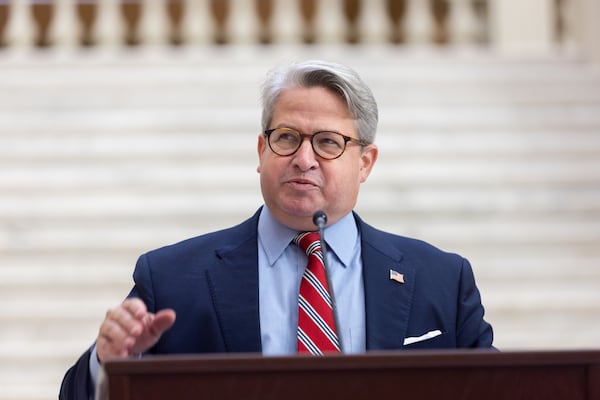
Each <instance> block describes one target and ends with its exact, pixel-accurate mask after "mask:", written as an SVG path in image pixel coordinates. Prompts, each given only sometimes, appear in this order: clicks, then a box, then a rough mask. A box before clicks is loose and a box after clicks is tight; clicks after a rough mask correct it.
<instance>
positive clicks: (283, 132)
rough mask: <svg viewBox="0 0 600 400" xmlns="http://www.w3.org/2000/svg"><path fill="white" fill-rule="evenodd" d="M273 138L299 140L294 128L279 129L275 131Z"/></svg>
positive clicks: (281, 140)
mask: <svg viewBox="0 0 600 400" xmlns="http://www.w3.org/2000/svg"><path fill="white" fill-rule="evenodd" d="M273 140H275V141H277V142H291V143H293V142H297V141H298V134H297V133H296V132H294V131H292V130H287V129H278V130H276V131H274V132H273Z"/></svg>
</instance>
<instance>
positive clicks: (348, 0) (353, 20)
mask: <svg viewBox="0 0 600 400" xmlns="http://www.w3.org/2000/svg"><path fill="white" fill-rule="evenodd" d="M344 16H345V17H346V22H347V26H348V31H347V33H346V41H347V42H348V43H358V42H359V41H360V32H359V30H358V17H359V16H360V0H344Z"/></svg>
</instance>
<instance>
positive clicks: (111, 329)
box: [96, 298, 175, 362]
mask: <svg viewBox="0 0 600 400" xmlns="http://www.w3.org/2000/svg"><path fill="white" fill-rule="evenodd" d="M174 322H175V311H173V310H169V309H167V310H162V311H159V312H158V313H157V314H156V315H155V314H152V313H149V312H148V310H147V308H146V305H145V304H144V302H143V301H141V300H140V299H137V298H130V299H127V300H125V301H124V302H123V303H122V304H121V305H119V306H117V307H115V308H111V309H109V310H108V311H107V313H106V317H105V319H104V321H103V322H102V325H101V326H100V330H99V332H98V338H97V340H96V352H97V354H98V358H99V360H100V362H104V361H105V360H106V359H108V358H110V357H127V356H129V355H131V354H133V353H141V352H143V351H145V350H147V349H148V348H149V347H151V346H152V345H154V344H155V343H156V342H157V341H158V339H159V338H160V336H161V335H162V334H163V333H164V331H166V330H167V329H169V328H170V327H171V326H172V325H173V323H174Z"/></svg>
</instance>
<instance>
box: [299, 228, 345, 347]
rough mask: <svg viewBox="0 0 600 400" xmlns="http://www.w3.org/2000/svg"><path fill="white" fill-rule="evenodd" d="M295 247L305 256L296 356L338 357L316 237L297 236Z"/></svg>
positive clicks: (325, 279) (318, 242)
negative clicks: (328, 354) (306, 263)
mask: <svg viewBox="0 0 600 400" xmlns="http://www.w3.org/2000/svg"><path fill="white" fill-rule="evenodd" d="M294 243H296V244H297V245H298V246H299V247H300V248H301V249H302V250H304V252H305V253H306V255H307V256H308V265H307V267H306V270H305V271H304V275H302V281H301V282H300V295H299V296H298V353H310V354H313V355H322V354H324V353H331V352H334V353H337V352H339V351H340V342H339V339H338V335H337V333H336V330H335V322H334V317H333V308H332V302H331V296H330V294H329V287H328V285H327V276H326V273H325V267H324V265H323V253H322V252H321V242H320V240H319V234H318V233H317V232H305V233H299V234H298V235H296V237H295V238H294Z"/></svg>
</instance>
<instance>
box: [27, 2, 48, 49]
mask: <svg viewBox="0 0 600 400" xmlns="http://www.w3.org/2000/svg"><path fill="white" fill-rule="evenodd" d="M31 13H32V16H33V20H34V22H35V26H36V35H35V45H36V46H38V47H47V46H50V44H51V43H50V37H49V35H50V33H49V31H50V26H51V25H52V20H53V19H54V2H53V1H52V0H44V1H42V0H34V2H33V3H32V4H31Z"/></svg>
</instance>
